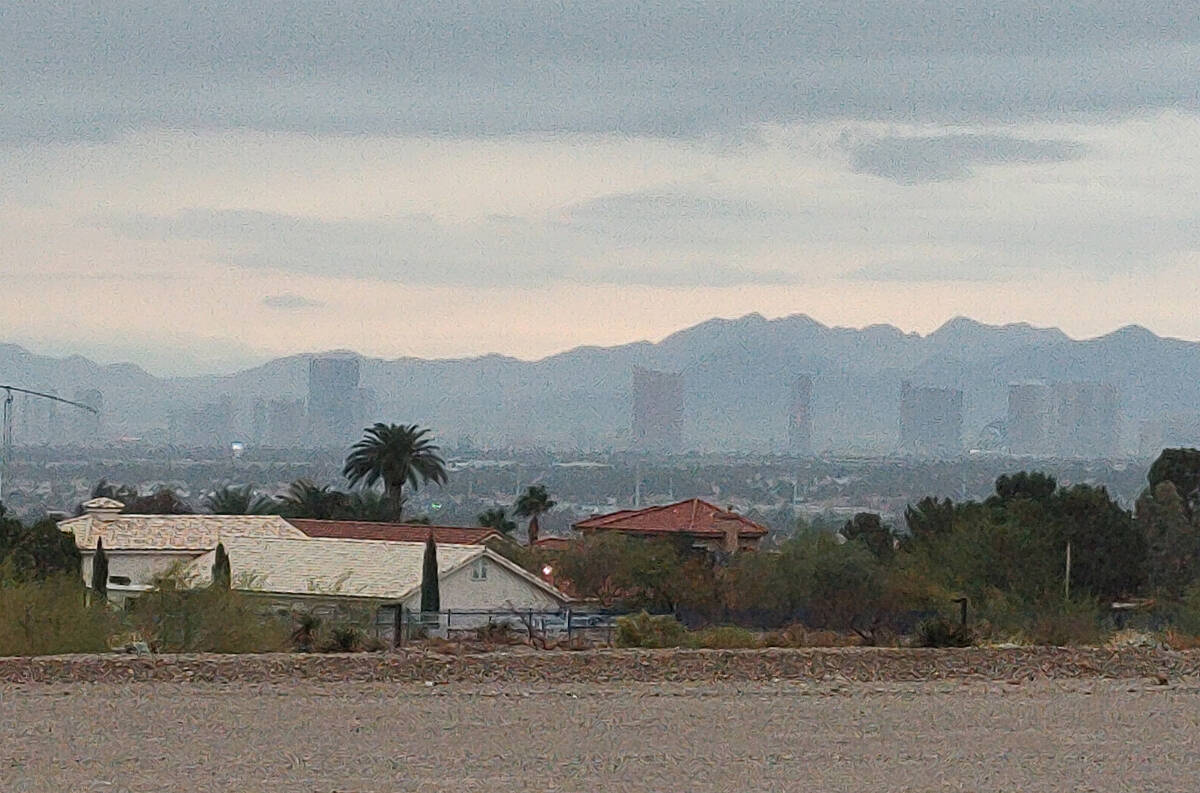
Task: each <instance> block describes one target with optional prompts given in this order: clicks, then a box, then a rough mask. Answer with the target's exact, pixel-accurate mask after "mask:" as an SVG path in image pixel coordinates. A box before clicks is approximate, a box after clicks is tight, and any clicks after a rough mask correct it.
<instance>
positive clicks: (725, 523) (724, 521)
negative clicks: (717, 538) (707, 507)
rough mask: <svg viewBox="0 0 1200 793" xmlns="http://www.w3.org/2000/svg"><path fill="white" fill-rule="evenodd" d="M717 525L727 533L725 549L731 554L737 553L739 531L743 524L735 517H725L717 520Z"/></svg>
mask: <svg viewBox="0 0 1200 793" xmlns="http://www.w3.org/2000/svg"><path fill="white" fill-rule="evenodd" d="M717 525H718V526H720V527H721V529H722V530H723V531H724V533H725V537H724V543H723V545H724V549H725V550H726V551H727V552H729V553H737V549H738V529H740V528H741V522H740V521H739V520H738V519H737V517H736V516H733V515H725V516H722V517H720V518H718V519H717Z"/></svg>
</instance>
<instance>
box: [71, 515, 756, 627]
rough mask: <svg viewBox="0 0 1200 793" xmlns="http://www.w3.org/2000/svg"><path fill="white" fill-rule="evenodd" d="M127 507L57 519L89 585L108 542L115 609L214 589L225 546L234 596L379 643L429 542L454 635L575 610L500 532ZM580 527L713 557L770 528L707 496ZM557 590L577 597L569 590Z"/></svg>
mask: <svg viewBox="0 0 1200 793" xmlns="http://www.w3.org/2000/svg"><path fill="white" fill-rule="evenodd" d="M123 509H124V505H123V504H122V503H121V502H120V501H116V500H114V499H110V498H96V499H92V500H91V501H88V502H86V503H85V504H84V505H83V510H84V511H83V514H82V515H80V516H78V517H74V518H68V519H66V520H63V521H61V522H60V523H59V528H60V529H62V530H63V531H65V532H69V533H70V534H72V536H73V537H74V539H75V544H76V546H77V547H78V548H79V551H80V554H81V556H82V565H81V572H82V576H83V581H84V583H85V584H86V585H87V586H89V587H91V586H92V581H91V577H92V571H93V567H94V565H93V561H94V559H95V556H96V549H97V546H98V545H99V544H100V543H102V544H103V548H104V556H105V559H106V560H107V565H108V581H107V586H106V592H107V596H108V598H109V600H111V601H112V602H114V603H115V604H116V605H118V606H124V605H126V604H127V603H128V601H129V600H130V599H131V598H136V597H137V596H138V595H140V594H142V593H144V592H146V591H149V590H150V589H152V588H153V587H154V585H155V582H156V580H157V579H158V578H159V577H161V576H163V575H164V574H168V573H174V574H176V575H178V576H179V577H180V580H181V581H182V582H184V583H185V584H186V585H187V586H192V587H203V586H207V585H208V584H209V583H210V581H211V578H212V570H213V562H214V555H215V553H216V549H217V546H218V545H221V546H223V547H224V549H225V552H226V554H227V555H228V557H229V566H230V581H231V586H232V588H234V589H235V590H238V591H241V592H243V593H246V594H249V595H252V596H254V597H256V598H260V599H261V600H262V602H263V606H264V608H269V609H274V610H279V611H283V610H294V609H307V610H311V611H313V612H315V613H318V614H320V613H327V614H334V613H339V612H340V613H345V612H348V611H350V610H353V609H363V608H366V609H368V610H370V611H371V613H372V617H373V620H374V622H375V625H376V626H377V631H376V632H377V635H381V636H383V635H387V634H388V633H389V631H390V630H391V626H392V625H394V624H395V620H396V611H397V609H400V608H404V609H408V610H411V611H418V610H419V609H420V596H421V576H422V560H423V558H424V553H425V546H426V542H427V540H428V539H429V538H431V537H432V538H433V540H434V543H435V544H436V547H437V563H438V581H439V589H440V601H441V609H442V610H445V611H458V612H460V613H462V615H461V616H459V617H458V618H457V619H456V626H457V627H460V628H466V627H470V625H471V624H472V623H471V617H470V615H469V614H466V612H478V613H479V614H478V619H477V622H478V623H479V624H486V623H487V622H488V621H489V620H488V617H487V614H486V613H487V612H500V611H504V612H510V613H519V612H531V611H538V612H542V611H552V610H559V609H562V608H564V607H566V606H567V605H568V604H570V603H571V602H572V601H571V598H570V597H569V596H568V595H567V594H565V593H564V592H563V591H562V590H561V589H559V588H557V587H556V586H555V585H554V583H552V582H553V580H554V577H553V571H552V570H551V569H550V568H549V567H547V568H546V569H545V570H544V571H543V572H544V575H543V576H538V575H535V574H533V573H530V572H529V571H528V570H526V569H524V568H522V567H521V566H520V565H518V564H516V563H515V562H513V561H511V560H510V559H509V558H506V556H505V555H503V554H501V553H499V552H498V551H497V547H499V546H502V545H503V544H505V543H508V544H515V543H514V541H513V540H512V539H510V538H508V537H507V536H505V535H504V534H502V533H501V532H499V531H496V530H495V529H490V528H479V527H466V526H432V525H423V524H402V523H373V522H368V521H348V520H312V519H298V518H284V517H281V516H279V515H132V514H124V513H123V512H122V510H123ZM573 528H574V529H575V530H576V532H577V534H576V536H577V537H587V536H595V535H599V534H604V533H617V534H622V535H626V536H633V537H643V538H663V537H666V538H679V539H682V540H684V541H685V542H687V543H688V544H689V546H690V547H692V548H695V549H698V550H703V551H706V552H712V553H733V552H738V551H754V550H756V549H757V548H758V545H759V543H760V541H761V540H762V538H763V537H765V536H766V535H767V530H766V528H764V527H763V526H760V525H759V524H757V523H755V522H753V521H751V520H748V519H746V518H744V517H742V516H740V515H738V514H736V513H735V512H733V511H732V510H728V509H721V508H720V507H717V506H715V505H713V504H710V503H709V502H707V501H704V500H702V499H689V500H686V501H680V502H677V503H674V504H667V505H663V506H654V507H647V508H645V509H636V510H620V511H617V512H613V513H610V514H607V515H596V516H593V517H591V518H588V519H586V520H582V521H579V522H578V523H576V524H575V525H574V527H573ZM576 541H577V540H576V539H573V538H567V537H545V538H542V539H539V540H536V541H535V543H534V547H535V548H537V549H539V550H547V551H564V550H567V549H569V548H570V547H571V546H572V544H573V543H574V542H576ZM498 544H499V546H498ZM501 550H502V548H501ZM561 583H562V584H563V586H564V588H566V589H567V590H568V591H569V590H570V585H569V582H561Z"/></svg>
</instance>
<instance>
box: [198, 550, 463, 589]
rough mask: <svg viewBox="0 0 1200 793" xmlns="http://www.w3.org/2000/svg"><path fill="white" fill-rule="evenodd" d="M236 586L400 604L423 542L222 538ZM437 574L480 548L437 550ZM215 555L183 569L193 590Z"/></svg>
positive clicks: (207, 578) (415, 577)
mask: <svg viewBox="0 0 1200 793" xmlns="http://www.w3.org/2000/svg"><path fill="white" fill-rule="evenodd" d="M221 542H222V544H223V545H224V546H225V552H226V553H227V554H229V570H230V574H231V579H232V581H233V584H234V586H235V587H236V588H238V589H242V590H246V591H251V592H263V593H275V594H288V595H334V596H341V597H363V598H375V599H388V600H393V599H395V600H398V599H400V598H402V597H404V596H405V595H406V594H407V593H408V592H409V591H411V590H412V589H413V588H414V587H420V585H421V570H422V567H423V563H424V560H425V543H418V542H390V541H385V540H340V539H330V538H321V537H304V536H301V538H300V539H277V538H263V537H230V538H228V539H222V541H221ZM437 550H438V554H437V558H438V575H439V577H440V576H444V575H446V574H447V573H449V572H451V571H452V570H455V569H457V568H458V567H460V566H462V565H463V564H466V563H468V562H470V561H471V560H472V559H475V558H476V557H478V556H481V555H483V554H484V553H485V551H486V549H485V548H484V547H483V546H481V545H449V544H447V545H440V546H438V549H437ZM214 555H215V554H214V553H208V554H205V555H204V556H202V557H200V558H199V559H196V560H195V561H194V562H192V563H191V564H190V565H188V567H187V568H186V570H185V576H186V577H187V578H188V579H189V580H190V581H191V582H192V584H193V585H195V586H205V585H207V584H208V583H209V582H211V580H212V562H213V556H214Z"/></svg>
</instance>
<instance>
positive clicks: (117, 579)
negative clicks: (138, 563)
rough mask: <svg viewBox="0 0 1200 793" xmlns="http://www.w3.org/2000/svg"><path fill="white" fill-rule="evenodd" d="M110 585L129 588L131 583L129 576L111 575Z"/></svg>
mask: <svg viewBox="0 0 1200 793" xmlns="http://www.w3.org/2000/svg"><path fill="white" fill-rule="evenodd" d="M108 583H110V584H116V585H117V586H129V584H130V583H131V581H130V580H129V576H127V575H110V576H109V577H108Z"/></svg>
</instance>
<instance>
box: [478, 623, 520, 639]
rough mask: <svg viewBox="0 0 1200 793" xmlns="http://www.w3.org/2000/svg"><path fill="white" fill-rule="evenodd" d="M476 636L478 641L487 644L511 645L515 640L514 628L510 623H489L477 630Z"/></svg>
mask: <svg viewBox="0 0 1200 793" xmlns="http://www.w3.org/2000/svg"><path fill="white" fill-rule="evenodd" d="M474 634H475V639H476V640H477V641H481V642H486V643H487V644H511V643H512V642H513V641H514V640H515V637H514V635H513V626H512V624H511V623H508V622H489V623H488V624H487V625H481V626H479V627H478V628H476V629H475V631H474Z"/></svg>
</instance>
